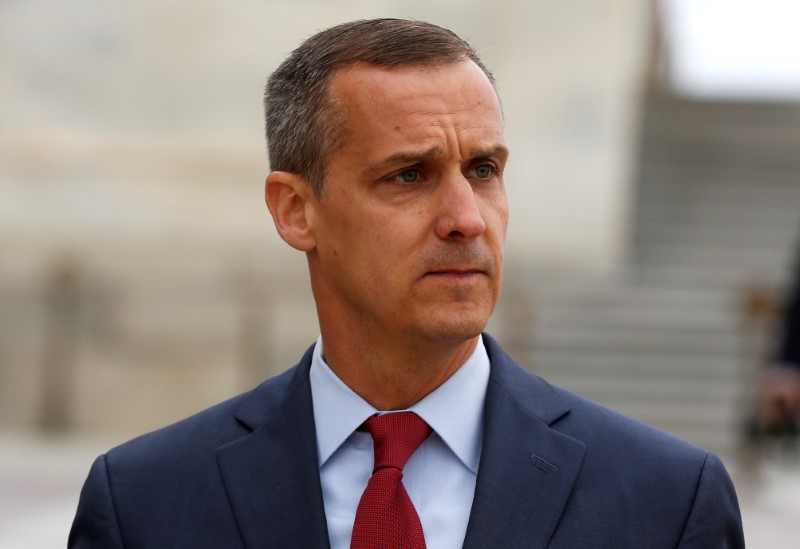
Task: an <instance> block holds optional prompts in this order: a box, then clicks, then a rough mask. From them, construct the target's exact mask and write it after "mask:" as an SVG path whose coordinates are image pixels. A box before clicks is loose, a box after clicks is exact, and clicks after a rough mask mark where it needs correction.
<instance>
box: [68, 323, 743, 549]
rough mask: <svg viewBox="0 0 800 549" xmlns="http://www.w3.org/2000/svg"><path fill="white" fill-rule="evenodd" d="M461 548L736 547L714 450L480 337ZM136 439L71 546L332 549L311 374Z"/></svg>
mask: <svg viewBox="0 0 800 549" xmlns="http://www.w3.org/2000/svg"><path fill="white" fill-rule="evenodd" d="M484 340H485V343H486V349H487V351H488V354H489V358H490V361H491V377H490V381H489V388H488V392H487V395H486V417H485V435H484V442H483V451H482V454H481V461H480V470H479V473H478V479H477V485H476V488H475V499H474V503H473V507H472V512H471V515H470V519H469V526H468V528H467V534H466V540H465V542H464V547H469V548H490V547H491V548H496V547H502V548H515V547H526V548H528V547H530V548H534V547H536V548H543V547H551V548H569V549H576V548H585V547H586V548H588V547H590V548H635V549H641V548H647V549H657V548H662V547H664V548H667V547H669V548H674V547H681V548H689V547H696V548H702V549H709V548H720V547H733V548H739V547H744V542H743V540H742V529H741V528H742V527H741V519H740V516H739V509H738V504H737V501H736V494H735V492H734V489H733V485H732V484H731V481H730V478H729V477H728V475H727V473H726V472H725V469H724V468H723V466H722V464H721V463H720V461H719V459H717V457H716V456H714V455H713V454H709V453H708V452H706V451H704V450H701V449H699V448H696V447H694V446H691V445H689V444H686V443H684V442H681V441H679V440H677V439H675V438H672V437H670V436H668V435H666V434H663V433H661V432H659V431H656V430H654V429H651V428H649V427H646V426H644V425H642V424H640V423H637V422H635V421H632V420H630V419H627V418H625V417H623V416H621V415H619V414H617V413H615V412H612V411H610V410H608V409H606V408H603V407H601V406H599V405H597V404H594V403H592V402H589V401H587V400H585V399H583V398H581V397H579V396H577V395H574V394H572V393H569V392H567V391H564V390H562V389H558V388H555V387H552V386H551V385H549V384H547V383H546V382H545V381H543V380H542V379H541V378H539V377H537V376H535V375H533V374H530V373H528V372H525V371H523V370H522V369H520V368H519V367H518V366H517V365H515V364H514V363H513V361H512V360H511V359H510V358H509V357H508V356H507V355H506V354H505V353H504V352H503V351H502V349H501V348H500V347H499V345H498V344H497V343H496V342H494V341H493V340H492V339H491V338H490V337H488V336H485V339H484ZM310 364H311V350H309V351H308V352H307V353H306V354H305V356H304V357H303V359H302V360H301V361H300V363H299V364H298V365H297V366H295V367H294V368H292V369H290V370H289V371H287V372H285V373H283V374H282V375H280V376H278V377H275V378H273V379H270V380H268V381H266V382H264V383H263V384H261V385H260V386H259V387H257V388H256V389H254V390H253V391H250V392H249V393H246V394H244V395H241V396H238V397H236V398H233V399H231V400H229V401H227V402H223V403H222V404H219V405H217V406H215V407H213V408H210V409H208V410H206V411H203V412H201V413H199V414H197V415H195V416H192V417H190V418H188V419H186V420H183V421H181V422H179V423H176V424H174V425H172V426H169V427H166V428H164V429H161V430H159V431H156V432H154V433H150V434H147V435H144V436H142V437H140V438H137V439H135V440H132V441H130V442H128V443H126V444H123V445H122V446H119V447H117V448H115V449H113V450H111V451H110V452H108V453H107V454H105V455H103V456H101V457H99V458H98V459H97V461H95V463H94V465H93V466H92V469H91V472H90V473H89V478H88V480H87V481H86V484H85V485H84V488H83V491H82V493H81V498H80V503H79V505H78V511H77V516H76V517H75V522H74V524H73V527H72V531H71V533H70V539H69V546H70V547H73V548H83V547H92V548H104V549H111V548H117V547H128V548H150V547H154V548H164V547H169V548H171V549H177V548H184V547H185V548H193V549H195V548H198V547H213V548H228V547H231V548H242V547H247V548H251V549H253V548H281V549H283V548H317V547H320V548H323V547H328V545H329V544H328V537H327V527H326V522H325V510H324V508H323V502H322V491H321V488H320V480H319V472H318V465H317V449H316V435H315V431H314V419H313V413H312V406H311V390H310V386H309V380H308V370H309V367H310Z"/></svg>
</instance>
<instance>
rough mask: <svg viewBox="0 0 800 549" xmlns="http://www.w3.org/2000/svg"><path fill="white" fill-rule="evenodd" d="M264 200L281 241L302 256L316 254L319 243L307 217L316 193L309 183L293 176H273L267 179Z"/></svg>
mask: <svg viewBox="0 0 800 549" xmlns="http://www.w3.org/2000/svg"><path fill="white" fill-rule="evenodd" d="M264 198H265V200H266V202H267V208H269V213H271V214H272V220H273V221H274V222H275V228H276V229H277V230H278V234H279V235H280V236H281V238H282V239H283V240H284V241H285V242H286V243H287V244H288V245H289V246H291V247H292V248H295V249H297V250H300V251H301V252H309V251H311V250H313V249H314V247H315V246H316V240H315V238H314V231H313V230H312V228H311V224H310V223H309V218H308V215H307V214H308V208H309V207H310V206H311V204H310V203H309V202H310V201H311V200H313V191H312V190H311V188H310V187H309V185H308V183H306V181H305V179H303V178H302V177H301V176H299V175H297V174H294V173H290V172H272V173H270V174H269V175H268V176H267V182H266V185H265V186H264Z"/></svg>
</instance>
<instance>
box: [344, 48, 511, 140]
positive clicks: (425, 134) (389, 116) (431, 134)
mask: <svg viewBox="0 0 800 549" xmlns="http://www.w3.org/2000/svg"><path fill="white" fill-rule="evenodd" d="M330 95H331V99H333V103H334V105H336V107H335V108H336V110H337V111H339V115H340V116H341V117H342V122H343V123H344V129H345V135H346V137H345V144H344V146H345V148H348V147H353V146H359V147H372V148H374V147H375V146H381V145H382V146H385V147H390V148H391V147H392V146H393V144H395V145H399V144H401V143H402V144H403V145H407V144H408V143H409V142H410V141H415V140H417V141H431V140H433V141H436V140H445V141H447V140H450V141H451V143H450V144H451V145H452V144H453V143H452V141H453V139H454V136H457V137H458V140H469V141H473V142H474V141H481V142H483V141H486V142H487V143H478V145H481V146H483V145H489V144H494V145H497V144H501V145H502V144H504V142H505V141H504V136H503V120H502V113H501V110H500V104H499V101H498V98H497V94H496V93H495V90H494V87H493V86H492V84H491V82H490V81H489V78H488V77H487V76H486V74H485V73H484V72H483V71H482V70H481V69H480V67H478V66H477V65H476V64H475V63H473V62H472V61H464V62H462V63H457V64H447V65H442V66H436V67H419V66H409V67H398V68H391V69H385V68H382V67H377V66H374V65H367V64H363V63H360V64H355V65H352V66H348V67H345V68H342V69H339V70H338V71H337V72H336V73H334V74H333V76H332V78H331V85H330ZM489 142H491V143H489ZM473 144H474V143H473ZM420 145H422V143H420ZM438 145H441V143H439V144H437V146H438Z"/></svg>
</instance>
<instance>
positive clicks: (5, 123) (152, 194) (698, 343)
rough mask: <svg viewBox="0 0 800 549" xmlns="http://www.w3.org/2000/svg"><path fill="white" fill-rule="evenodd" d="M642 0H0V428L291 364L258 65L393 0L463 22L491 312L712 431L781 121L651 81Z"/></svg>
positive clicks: (724, 422)
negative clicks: (485, 200) (481, 64)
mask: <svg viewBox="0 0 800 549" xmlns="http://www.w3.org/2000/svg"><path fill="white" fill-rule="evenodd" d="M654 4H655V3H647V2H641V1H638V0H602V1H597V2H591V3H586V2H577V1H569V2H557V3H556V2H547V1H545V0H536V1H533V2H519V1H515V0H503V1H500V2H495V3H492V4H489V3H484V2H478V1H470V2H456V1H455V0H447V1H443V2H438V3H436V5H431V3H426V2H416V1H412V2H399V1H391V0H385V1H383V2H377V3H376V2H369V3H367V2H350V3H346V4H338V3H337V4H330V3H326V2H322V1H321V0H300V1H299V2H294V3H292V4H291V5H286V4H284V3H279V2H255V1H253V2H244V3H239V4H237V5H236V7H235V8H234V7H232V6H229V5H223V4H220V3H218V2H211V1H210V0H203V1H200V2H193V3H192V4H191V5H190V6H189V5H187V4H186V3H183V2H180V1H178V0H173V1H170V2H163V1H162V2H155V1H154V0H147V1H144V2H137V3H135V4H131V3H122V2H101V1H99V0H79V1H78V2H72V3H70V5H69V6H64V7H58V6H57V5H55V4H54V3H52V2H46V1H44V0H28V1H25V2H22V1H9V2H5V3H3V4H0V41H2V44H0V46H2V47H0V68H1V69H2V70H0V75H1V76H0V83H2V87H0V94H2V97H3V99H4V100H3V101H2V102H0V249H2V254H0V429H11V430H44V431H66V432H114V433H127V434H133V433H137V432H142V431H144V430H147V429H150V428H154V427H156V426H159V425H162V424H164V423H165V422H168V421H171V420H175V419H179V418H180V417H183V416H185V415H187V414H190V413H192V412H194V411H196V410H199V409H201V408H203V407H205V406H207V405H209V404H211V403H214V402H217V401H219V400H221V399H223V398H226V397H227V396H231V395H233V394H236V393H237V392H240V391H242V390H245V389H247V388H249V387H251V386H252V385H254V384H255V383H257V382H258V381H259V380H261V379H263V378H265V377H268V376H270V375H274V374H275V373H278V372H279V371H282V370H284V369H285V368H287V367H289V366H290V365H292V364H293V363H294V361H295V360H297V358H298V357H299V356H300V354H301V353H302V352H303V350H304V349H305V348H306V346H307V345H308V344H310V343H311V342H312V341H313V339H314V338H315V337H316V335H317V333H318V327H317V323H316V318H315V314H314V309H313V300H312V299H311V295H310V290H309V288H308V281H307V275H306V274H305V271H306V267H305V261H304V258H303V257H302V255H301V254H299V253H297V252H295V251H294V250H291V249H289V248H288V246H285V245H284V244H283V243H282V242H280V241H279V239H278V238H277V236H276V235H275V232H274V230H273V228H272V224H271V220H270V219H269V216H268V213H267V211H266V208H265V207H264V205H263V180H264V177H265V175H266V173H267V170H268V166H267V162H266V154H265V152H264V144H263V135H262V133H263V132H262V128H263V122H262V113H261V104H260V94H261V89H262V86H263V82H264V79H265V78H266V75H267V74H269V73H270V72H271V71H272V70H273V69H274V68H275V67H276V66H277V64H278V63H279V62H280V61H281V60H282V59H283V58H284V57H285V56H286V54H287V53H288V51H289V50H291V49H292V48H294V47H295V46H296V45H297V44H299V42H300V41H301V40H302V39H303V38H305V37H307V36H309V35H310V34H312V33H313V32H314V31H315V30H317V29H321V28H324V27H328V26H330V25H333V24H336V23H338V22H341V21H345V20H350V19H355V18H361V17H375V16H399V17H412V18H419V19H425V20H430V21H432V22H435V23H439V24H442V25H444V26H447V27H450V28H452V29H453V30H454V31H456V32H457V33H459V34H460V35H462V36H465V37H467V38H468V39H469V40H470V41H471V43H473V45H475V46H476V48H477V49H478V50H479V51H480V53H481V55H482V56H483V57H484V59H485V60H486V62H487V64H488V65H489V66H490V67H491V68H492V69H493V71H494V72H495V74H496V76H497V79H498V87H499V91H500V94H501V97H502V100H503V106H504V110H505V113H506V120H507V133H508V135H507V137H508V141H509V143H510V146H511V149H512V158H511V162H510V165H509V168H508V171H507V185H508V192H509V200H510V206H511V224H510V227H509V237H508V250H507V282H506V285H505V289H504V294H503V297H502V300H501V303H500V306H499V308H498V311H497V313H496V315H495V317H494V318H493V320H492V322H491V325H490V331H492V333H494V334H495V335H497V336H498V337H499V338H500V339H501V341H503V342H504V343H505V344H506V345H507V346H508V347H509V348H510V349H511V350H512V354H513V355H514V356H515V357H516V358H518V359H519V361H520V362H521V363H522V364H523V365H524V366H526V367H529V368H533V369H536V370H537V371H540V372H542V373H543V374H544V375H545V377H547V378H548V379H550V380H552V381H553V382H555V383H558V384H561V385H563V386H565V387H568V388H571V389H574V390H576V391H578V392H580V393H582V394H585V395H587V396H589V397H590V398H593V399H595V400H598V401H600V402H603V403H606V404H608V405H610V406H612V407H614V408H617V409H619V410H620V411H622V412H624V413H628V414H630V415H633V416H634V417H637V418H639V419H642V420H643V421H646V422H648V423H651V424H654V425H656V426H659V427H662V428H664V429H666V430H669V431H671V432H674V433H676V434H678V435H680V436H683V437H684V438H688V439H689V440H691V441H693V442H696V443H698V444H701V445H705V446H710V447H711V448H712V449H714V450H717V451H722V452H723V453H724V452H726V451H729V450H730V449H731V448H732V447H733V446H734V444H735V441H736V436H737V435H736V433H737V429H738V423H739V422H740V421H741V420H742V417H741V416H742V410H743V409H744V408H743V405H742V404H743V402H745V400H746V398H747V394H746V393H747V390H748V386H749V385H748V384H750V383H751V381H752V376H751V375H750V374H749V373H748V368H749V367H750V364H749V362H748V361H751V359H752V357H754V356H756V355H757V354H758V350H757V348H758V347H759V346H761V345H763V341H760V340H759V341H754V339H753V334H754V333H755V338H756V339H757V338H758V337H762V336H763V334H764V331H763V330H761V331H760V332H757V333H756V332H752V331H750V332H745V331H743V326H742V322H743V321H744V320H743V319H744V318H746V317H744V316H742V313H741V307H740V304H741V300H742V296H743V295H745V291H746V288H748V287H751V286H754V285H755V286H759V285H765V286H768V287H780V285H781V284H782V283H783V279H782V277H783V274H784V273H785V272H786V271H787V266H788V264H789V254H790V253H791V250H792V249H793V248H792V239H793V238H794V236H795V235H796V234H797V228H798V227H800V216H799V214H798V211H800V209H798V207H797V205H798V204H800V184H798V183H799V182H800V180H799V179H798V177H797V175H798V173H799V172H800V163H798V161H797V160H796V158H795V157H796V155H795V154H794V153H793V151H796V150H798V146H800V142H798V140H797V137H796V136H797V135H800V132H798V130H800V115H798V108H797V107H796V105H793V104H790V103H784V104H777V105H776V104H762V103H760V102H757V101H743V100H739V101H737V102H733V101H719V100H708V99H706V100H700V99H694V100H691V99H685V98H681V97H678V96H675V95H673V94H671V93H670V92H669V85H668V78H667V77H666V76H665V72H664V66H665V60H667V61H668V53H669V47H668V44H666V43H665V42H664V41H663V40H664V33H663V32H659V29H663V27H661V26H660V22H659V19H658V17H657V15H658V13H659V12H658V11H654V10H653V5H654ZM667 65H668V63H667Z"/></svg>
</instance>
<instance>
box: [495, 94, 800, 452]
mask: <svg viewBox="0 0 800 549" xmlns="http://www.w3.org/2000/svg"><path fill="white" fill-rule="evenodd" d="M635 192H636V198H635V204H634V211H633V219H632V223H631V231H632V234H631V239H632V241H631V248H630V258H629V264H628V265H627V268H626V272H625V273H624V274H623V276H622V277H621V278H620V279H619V280H614V281H605V282H602V283H599V282H594V283H586V282H584V283H572V284H568V283H543V284H539V285H536V287H535V289H534V292H535V295H534V297H533V298H532V302H531V306H532V311H533V317H534V319H533V322H534V328H533V332H534V334H535V336H534V339H533V341H532V342H531V343H530V344H529V346H528V347H527V348H523V347H521V345H523V344H522V343H521V342H522V341H524V338H512V339H513V341H515V342H516V343H518V345H517V348H516V349H514V350H513V351H512V352H515V353H517V356H520V357H521V362H525V358H527V359H528V364H527V365H529V366H530V367H532V369H533V370H535V371H537V372H539V373H541V374H542V375H543V376H544V377H545V378H546V379H548V380H549V381H551V382H552V383H554V384H557V385H560V386H562V387H565V388H568V389H571V390H573V391H575V392H578V393H580V394H583V395H585V396H587V397H589V398H590V399H592V400H595V401H598V402H601V403H603V404H606V405H608V406H610V407H612V408H614V409H616V410H619V411H620V412H622V413H624V414H627V415H630V416H632V417H635V418H637V419H639V420H641V421H644V422H645V423H649V424H651V425H654V426H656V427H659V428H661V429H664V430H666V431H668V432H671V433H673V434H675V435H677V436H679V437H681V438H684V439H686V440H689V441H691V442H693V443H695V444H698V445H701V446H703V447H706V448H708V449H711V450H713V451H716V452H719V453H722V454H723V455H730V453H731V452H732V451H733V450H734V449H735V446H736V444H737V441H738V440H739V434H740V432H741V430H740V429H741V421H743V419H744V417H745V416H746V415H747V413H748V395H749V394H752V389H753V384H754V380H755V378H754V373H755V372H754V367H755V366H757V362H758V360H759V357H760V356H761V353H762V352H763V350H764V348H765V347H766V343H767V342H768V339H769V336H770V335H771V334H769V333H768V331H767V330H765V329H763V326H762V329H760V330H759V329H758V327H756V328H752V327H751V328H748V327H746V326H744V325H743V318H744V315H743V314H742V307H743V302H744V301H745V300H746V298H747V296H748V295H751V294H748V289H749V288H758V287H767V288H770V287H771V288H779V287H781V286H782V285H783V284H784V283H785V282H786V277H787V275H788V272H789V266H790V263H791V261H792V260H793V256H794V253H795V249H796V247H795V242H796V237H797V236H798V234H799V233H798V231H800V105H790V104H782V105H775V104H752V103H747V104H745V103H732V102H707V101H703V102H698V101H690V100H685V99H678V98H674V97H663V96H653V97H650V98H648V99H647V101H646V105H645V114H644V126H643V129H642V148H641V151H640V166H639V175H638V180H637V182H636V191H635ZM508 285H509V286H511V288H515V287H520V286H522V285H524V282H523V281H522V280H514V279H513V278H512V279H511V280H508ZM512 292H513V290H512ZM505 307H506V308H509V304H508V303H506V304H505ZM512 308H513V306H512ZM511 314H512V315H513V314H514V313H511Z"/></svg>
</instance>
